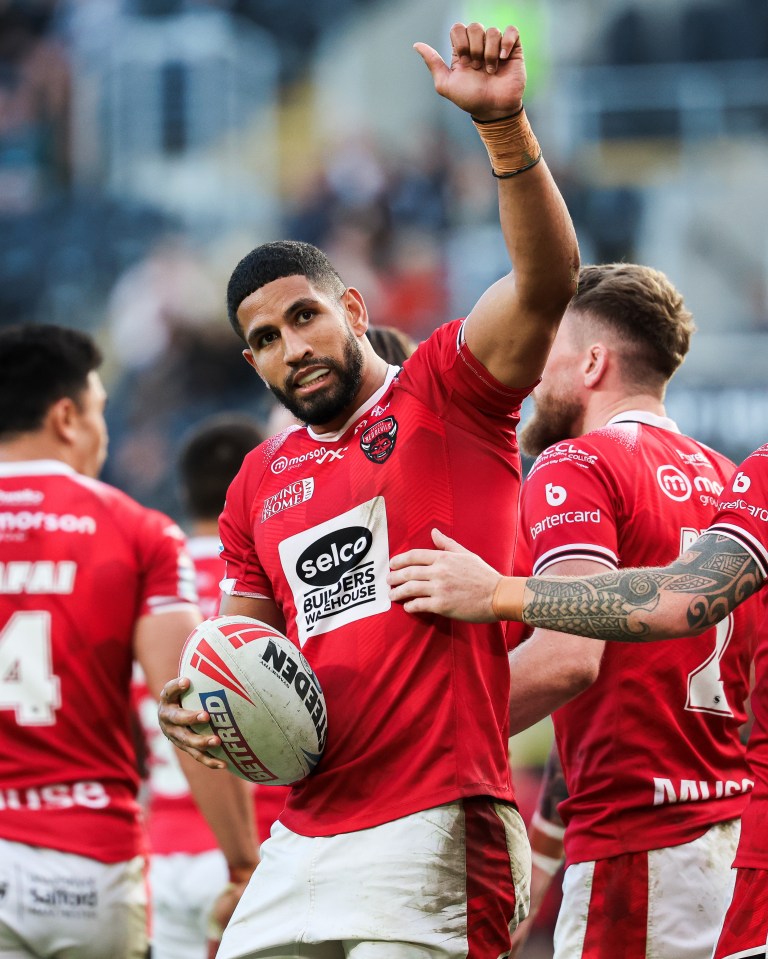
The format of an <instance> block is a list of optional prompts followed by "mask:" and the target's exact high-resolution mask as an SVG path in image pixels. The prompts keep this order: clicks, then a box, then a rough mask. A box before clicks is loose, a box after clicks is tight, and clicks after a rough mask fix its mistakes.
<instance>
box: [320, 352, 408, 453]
mask: <svg viewBox="0 0 768 959" xmlns="http://www.w3.org/2000/svg"><path fill="white" fill-rule="evenodd" d="M399 372H400V367H399V366H391V365H390V366H388V367H387V375H386V376H385V377H384V382H383V384H382V385H381V386H380V387H379V388H378V389H377V390H376V392H375V393H374V394H373V395H372V396H369V397H368V399H367V400H366V401H365V403H363V404H362V406H360V407H358V408H357V409H356V410H355V412H354V413H353V414H352V415H351V416H350V417H349V419H348V420H347V421H346V423H345V424H344V425H343V426H342V427H341V429H338V430H334V432H333V433H315V431H314V430H313V429H312V427H311V426H307V432H308V433H309V435H310V436H311V437H312V439H313V440H317V442H318V443H335V442H336V441H337V440H340V439H341V437H342V436H343V435H344V434H345V433H346V432H347V430H348V429H349V427H350V426H351V425H352V424H353V423H354V422H356V421H357V420H359V419H360V417H361V416H362V415H363V413H366V412H367V411H368V410H370V409H372V408H373V407H374V406H375V405H376V404H377V403H378V402H379V400H380V399H381V398H382V396H383V395H384V394H385V393H386V392H387V390H388V389H389V386H390V384H391V383H392V380H393V379H394V378H395V376H397V374H398V373H399Z"/></svg>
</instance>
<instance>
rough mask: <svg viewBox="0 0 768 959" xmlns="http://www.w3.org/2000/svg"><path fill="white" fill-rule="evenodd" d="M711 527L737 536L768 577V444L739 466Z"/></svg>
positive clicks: (725, 491)
mask: <svg viewBox="0 0 768 959" xmlns="http://www.w3.org/2000/svg"><path fill="white" fill-rule="evenodd" d="M710 529H712V530H713V531H714V532H718V533H724V534H726V535H728V536H730V537H731V538H732V539H736V540H737V541H738V542H739V543H740V544H741V545H742V546H744V547H745V548H746V549H747V550H748V551H749V552H750V553H751V554H752V556H753V557H754V558H755V560H756V561H757V563H758V565H759V566H760V568H761V571H762V573H763V576H764V577H766V578H768V444H766V445H765V446H761V447H760V448H759V449H756V450H755V451H754V453H751V454H750V455H749V456H748V457H747V458H746V459H745V460H744V461H743V462H742V463H741V464H740V465H739V466H737V467H736V470H735V472H734V473H733V475H732V476H731V480H730V483H729V484H728V486H727V488H726V489H725V490H724V491H723V494H722V496H721V497H720V499H719V501H718V504H717V515H716V516H715V518H714V520H713V521H712V525H711V527H710Z"/></svg>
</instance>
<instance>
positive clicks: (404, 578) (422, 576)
mask: <svg viewBox="0 0 768 959" xmlns="http://www.w3.org/2000/svg"><path fill="white" fill-rule="evenodd" d="M432 578H433V567H432V566H405V567H403V569H399V570H397V571H393V572H391V573H389V574H388V575H387V583H388V584H389V585H390V586H401V585H402V584H403V583H408V582H414V583H428V582H429V581H430V580H431V579H432Z"/></svg>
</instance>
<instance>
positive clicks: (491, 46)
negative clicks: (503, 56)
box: [485, 27, 501, 73]
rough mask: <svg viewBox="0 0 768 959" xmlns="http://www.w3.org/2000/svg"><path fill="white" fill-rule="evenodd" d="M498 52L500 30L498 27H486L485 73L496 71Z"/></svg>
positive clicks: (499, 49)
mask: <svg viewBox="0 0 768 959" xmlns="http://www.w3.org/2000/svg"><path fill="white" fill-rule="evenodd" d="M500 53H501V30H499V29H498V27H488V29H487V30H486V31H485V69H486V72H487V73H495V72H496V69H497V67H498V65H499V54H500Z"/></svg>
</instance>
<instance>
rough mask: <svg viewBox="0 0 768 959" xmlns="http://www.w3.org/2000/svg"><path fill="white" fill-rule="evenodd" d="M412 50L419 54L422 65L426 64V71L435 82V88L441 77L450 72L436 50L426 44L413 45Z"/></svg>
mask: <svg viewBox="0 0 768 959" xmlns="http://www.w3.org/2000/svg"><path fill="white" fill-rule="evenodd" d="M413 49H414V50H415V51H416V52H417V53H418V54H419V56H420V57H421V59H422V60H423V61H424V63H426V65H427V69H428V70H429V72H430V73H431V74H432V79H433V80H434V81H435V86H437V84H438V82H439V81H440V80H441V79H442V78H443V77H445V76H447V75H448V74H449V73H450V72H451V71H450V70H449V69H448V67H447V66H446V64H445V61H444V60H443V58H442V57H441V56H440V54H439V53H438V52H437V50H435V49H433V48H432V47H430V45H429V44H428V43H414V45H413Z"/></svg>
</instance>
